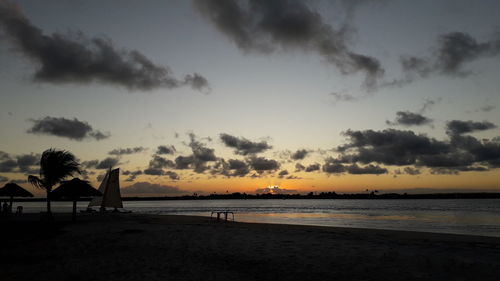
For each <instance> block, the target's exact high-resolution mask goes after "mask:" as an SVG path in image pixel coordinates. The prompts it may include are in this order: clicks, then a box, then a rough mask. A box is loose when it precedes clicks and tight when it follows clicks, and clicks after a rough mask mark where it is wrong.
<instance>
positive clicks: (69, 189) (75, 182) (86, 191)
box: [50, 178, 102, 221]
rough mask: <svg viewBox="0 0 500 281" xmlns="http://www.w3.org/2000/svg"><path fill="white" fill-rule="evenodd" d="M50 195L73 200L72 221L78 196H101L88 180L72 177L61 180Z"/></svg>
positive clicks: (74, 218) (74, 216)
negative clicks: (68, 179) (67, 179)
mask: <svg viewBox="0 0 500 281" xmlns="http://www.w3.org/2000/svg"><path fill="white" fill-rule="evenodd" d="M50 194H51V196H54V197H56V198H57V197H60V198H63V197H64V198H69V199H71V200H73V221H75V220H76V201H78V198H80V197H91V196H102V193H101V192H100V191H98V190H97V189H95V188H93V187H92V186H91V185H90V184H89V182H88V181H83V180H81V179H79V178H74V179H72V180H70V181H63V182H62V183H61V185H59V187H58V188H56V189H54V191H52V192H51V193H50Z"/></svg>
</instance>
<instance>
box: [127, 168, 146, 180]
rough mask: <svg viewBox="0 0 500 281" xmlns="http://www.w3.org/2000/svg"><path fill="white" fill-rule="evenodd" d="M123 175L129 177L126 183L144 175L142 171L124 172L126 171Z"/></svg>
mask: <svg viewBox="0 0 500 281" xmlns="http://www.w3.org/2000/svg"><path fill="white" fill-rule="evenodd" d="M122 175H124V176H128V177H127V178H126V179H125V181H134V180H135V179H136V178H137V176H140V175H142V171H141V170H136V171H128V170H124V171H122Z"/></svg>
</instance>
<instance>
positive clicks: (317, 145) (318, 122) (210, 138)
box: [0, 0, 500, 196]
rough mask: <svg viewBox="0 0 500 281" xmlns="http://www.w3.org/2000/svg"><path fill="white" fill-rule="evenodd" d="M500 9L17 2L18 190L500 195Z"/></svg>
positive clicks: (255, 0)
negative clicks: (71, 163)
mask: <svg viewBox="0 0 500 281" xmlns="http://www.w3.org/2000/svg"><path fill="white" fill-rule="evenodd" d="M499 13H500V2H498V1H495V0H476V1H471V0H438V1H435V0H434V1H431V0H424V1H410V0H401V1H395V0H351V1H348V0H336V1H320V0H311V1H293V0H272V1H259V0H241V1H236V0H224V1H216V0H193V1H180V0H179V1H159V0H148V1H132V0H120V1H118V0H115V1H97V0H96V1H93V0H86V1H62V0H46V1H12V0H9V1H7V0H0V61H1V64H0V97H1V103H0V132H1V134H0V184H2V185H3V184H4V183H7V182H11V181H13V182H16V183H19V184H20V185H21V186H24V187H26V188H27V189H28V190H30V191H33V192H34V193H35V194H37V195H42V194H43V193H42V192H41V191H40V190H36V189H34V188H33V187H31V186H30V185H29V184H28V183H27V182H26V179H27V176H28V175H30V174H35V175H36V174H38V167H39V166H38V161H39V158H40V155H41V153H42V152H43V151H44V150H46V149H49V148H56V149H63V150H68V151H70V152H71V153H73V154H74V155H75V156H76V157H77V159H78V160H79V162H80V163H81V168H82V175H80V176H79V177H81V178H84V179H86V180H88V181H90V182H91V184H93V185H94V186H95V187H97V186H98V185H99V182H100V180H101V179H102V177H103V175H104V173H105V172H106V169H108V168H109V167H113V168H120V171H121V175H120V181H121V187H122V193H123V194H124V195H128V196H158V195H173V196H175V195H183V194H193V193H198V194H210V193H214V192H215V193H226V192H229V193H232V192H247V193H256V192H274V193H308V192H323V191H336V192H341V193H343V192H365V191H367V190H368V191H373V190H378V191H379V192H409V193H415V192H443V191H500V185H499V182H498V179H499V178H500V177H499V176H500V170H499V169H498V168H499V167H500V129H499V128H498V125H499V124H500V114H499V106H500V94H499V92H498V91H499V90H498V89H499V88H500V82H499V80H498V77H500V68H499V67H498V63H499V62H500V20H499V19H498V14H499Z"/></svg>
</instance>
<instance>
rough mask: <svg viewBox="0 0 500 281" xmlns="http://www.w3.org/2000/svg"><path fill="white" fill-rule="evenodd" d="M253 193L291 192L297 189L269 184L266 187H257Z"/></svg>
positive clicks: (295, 191)
mask: <svg viewBox="0 0 500 281" xmlns="http://www.w3.org/2000/svg"><path fill="white" fill-rule="evenodd" d="M255 193H265V194H267V193H272V194H293V193H297V190H296V189H285V188H280V187H279V186H269V187H266V188H259V189H257V190H255Z"/></svg>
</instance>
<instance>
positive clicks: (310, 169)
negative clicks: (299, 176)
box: [305, 163, 321, 173]
mask: <svg viewBox="0 0 500 281" xmlns="http://www.w3.org/2000/svg"><path fill="white" fill-rule="evenodd" d="M320 168H321V165H320V164H318V163H315V164H311V165H309V166H307V168H306V169H305V171H306V172H307V173H310V172H314V171H319V170H320Z"/></svg>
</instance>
